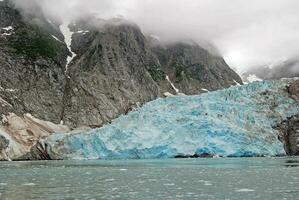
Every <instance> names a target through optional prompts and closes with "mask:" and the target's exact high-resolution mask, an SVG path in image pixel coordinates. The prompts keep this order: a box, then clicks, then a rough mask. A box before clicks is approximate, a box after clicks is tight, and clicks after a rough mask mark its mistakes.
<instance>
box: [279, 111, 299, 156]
mask: <svg viewBox="0 0 299 200" xmlns="http://www.w3.org/2000/svg"><path fill="white" fill-rule="evenodd" d="M276 129H277V130H278V131H279V132H280V138H281V141H283V143H284V146H285V149H286V154H287V155H289V156H299V115H296V116H292V117H289V118H287V119H286V120H284V121H283V122H282V123H281V124H279V125H278V126H277V127H276Z"/></svg>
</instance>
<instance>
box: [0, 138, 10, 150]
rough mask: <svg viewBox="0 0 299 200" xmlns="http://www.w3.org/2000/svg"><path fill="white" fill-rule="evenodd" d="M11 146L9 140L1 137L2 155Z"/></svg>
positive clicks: (0, 147) (0, 148)
mask: <svg viewBox="0 0 299 200" xmlns="http://www.w3.org/2000/svg"><path fill="white" fill-rule="evenodd" d="M8 146H9V140H8V139H6V138H5V137H4V136H2V135H0V153H1V152H2V151H4V150H5V149H7V148H8Z"/></svg>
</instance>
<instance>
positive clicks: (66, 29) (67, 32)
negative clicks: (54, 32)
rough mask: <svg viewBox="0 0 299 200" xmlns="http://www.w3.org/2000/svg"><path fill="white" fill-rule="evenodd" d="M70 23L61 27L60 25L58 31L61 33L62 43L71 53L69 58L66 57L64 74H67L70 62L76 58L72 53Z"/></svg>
mask: <svg viewBox="0 0 299 200" xmlns="http://www.w3.org/2000/svg"><path fill="white" fill-rule="evenodd" d="M69 26H70V23H68V22H64V23H63V24H62V25H60V27H59V28H60V31H61V32H62V34H63V36H64V42H65V43H66V45H67V48H68V49H69V52H70V53H71V55H70V56H68V57H67V64H66V66H65V72H66V73H67V71H68V66H69V64H70V62H71V61H72V60H73V59H74V58H75V57H76V53H75V52H73V51H72V47H71V46H72V36H73V34H74V32H72V31H71V29H70V27H69Z"/></svg>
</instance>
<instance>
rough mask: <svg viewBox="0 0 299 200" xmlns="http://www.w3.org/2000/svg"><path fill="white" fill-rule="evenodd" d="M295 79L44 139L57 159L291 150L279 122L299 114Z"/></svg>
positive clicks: (149, 107) (157, 107) (163, 105)
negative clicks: (292, 87)
mask: <svg viewBox="0 0 299 200" xmlns="http://www.w3.org/2000/svg"><path fill="white" fill-rule="evenodd" d="M291 82H292V81H291V80H290V79H286V80H280V81H261V82H253V83H250V84H247V85H243V86H234V87H231V88H228V89H224V90H220V91H215V92H209V93H205V94H201V95H196V96H172V97H168V98H163V99H162V98H161V99H157V100H155V101H152V102H149V103H146V104H145V105H144V106H143V107H141V108H138V109H136V110H134V111H132V112H130V113H129V114H128V115H123V116H121V117H119V118H117V119H115V120H114V121H112V123H111V124H108V125H105V126H104V127H102V128H99V129H93V130H90V131H82V132H77V133H75V134H71V135H66V134H65V133H56V134H54V135H51V136H49V137H48V138H47V139H45V140H42V141H40V143H39V145H40V146H42V147H43V148H44V151H45V152H47V154H48V155H49V157H50V158H51V159H153V158H173V157H179V156H194V155H197V156H201V155H214V156H223V157H243V156H278V155H285V154H286V153H285V150H284V146H283V143H282V142H281V141H280V140H279V138H278V135H279V133H278V131H277V130H275V129H274V128H273V127H274V126H275V125H277V124H278V123H280V122H281V121H283V120H285V119H286V118H288V117H290V116H293V115H295V114H298V113H299V103H298V102H297V101H296V100H294V99H293V98H292V97H291V95H289V93H288V92H287V89H286V88H287V87H288V85H290V83H291Z"/></svg>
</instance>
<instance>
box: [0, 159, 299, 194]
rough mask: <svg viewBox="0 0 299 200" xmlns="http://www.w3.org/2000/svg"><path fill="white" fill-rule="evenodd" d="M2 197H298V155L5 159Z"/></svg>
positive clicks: (0, 178) (0, 171)
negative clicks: (135, 158)
mask: <svg viewBox="0 0 299 200" xmlns="http://www.w3.org/2000/svg"><path fill="white" fill-rule="evenodd" d="M0 199H1V200H2V199H9V200H23V199H43V200H48V199H49V200H50V199H51V200H52V199H53V200H59V199H69V200H72V199H78V200H82V199H130V200H131V199H142V200H144V199H155V200H157V199H163V200H164V199H227V200H228V199H231V200H233V199H236V200H240V199H242V200H244V199H262V200H275V199H277V200H283V199H290V200H293V199H294V200H296V199H299V158H231V159H226V158H215V159H169V160H131V161H119V160H117V161H105V160H99V161H39V162H0Z"/></svg>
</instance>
